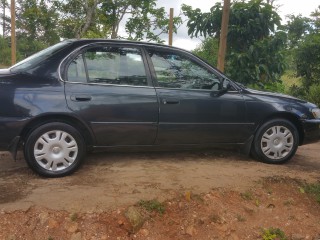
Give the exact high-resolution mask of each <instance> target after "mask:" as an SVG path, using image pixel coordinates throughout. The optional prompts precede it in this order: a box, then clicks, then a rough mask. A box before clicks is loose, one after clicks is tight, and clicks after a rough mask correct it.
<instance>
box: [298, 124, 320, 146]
mask: <svg viewBox="0 0 320 240" xmlns="http://www.w3.org/2000/svg"><path fill="white" fill-rule="evenodd" d="M302 124H303V129H304V139H303V142H302V145H304V144H308V143H313V142H317V141H319V140H320V119H310V120H305V121H304V122H303V123H302Z"/></svg>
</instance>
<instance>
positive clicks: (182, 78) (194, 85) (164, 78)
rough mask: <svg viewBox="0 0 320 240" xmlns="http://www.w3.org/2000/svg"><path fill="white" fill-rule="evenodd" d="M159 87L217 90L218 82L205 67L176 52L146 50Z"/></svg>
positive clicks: (215, 76) (216, 77)
mask: <svg viewBox="0 0 320 240" xmlns="http://www.w3.org/2000/svg"><path fill="white" fill-rule="evenodd" d="M148 53H149V56H150V57H151V60H152V63H153V66H154V70H155V73H156V77H157V81H158V85H159V87H164V88H181V89H210V90H218V89H219V86H220V80H219V78H218V76H217V75H215V74H214V73H213V72H210V71H209V70H208V69H207V68H206V67H204V66H202V65H201V64H199V63H197V62H195V61H193V60H192V59H191V58H189V57H188V56H185V55H183V54H180V53H176V52H169V51H158V50H148Z"/></svg>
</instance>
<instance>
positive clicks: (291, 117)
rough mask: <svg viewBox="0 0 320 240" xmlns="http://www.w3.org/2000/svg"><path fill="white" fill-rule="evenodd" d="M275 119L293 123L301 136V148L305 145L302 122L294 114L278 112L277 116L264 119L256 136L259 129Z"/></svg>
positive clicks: (273, 115) (258, 126)
mask: <svg viewBox="0 0 320 240" xmlns="http://www.w3.org/2000/svg"><path fill="white" fill-rule="evenodd" d="M273 119H284V120H287V121H289V122H291V123H292V124H293V125H294V126H295V127H296V128H297V131H298V135H299V146H300V145H301V144H302V143H303V140H304V130H303V126H302V123H301V121H300V120H299V118H298V116H296V115H294V114H293V113H288V112H278V113H275V114H272V115H270V116H268V117H266V118H264V119H263V120H262V121H260V123H259V124H258V125H257V127H256V129H255V132H254V135H256V133H257V131H258V129H259V128H260V127H261V126H262V125H263V124H264V123H266V122H268V121H270V120H273Z"/></svg>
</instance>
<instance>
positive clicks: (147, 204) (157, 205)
mask: <svg viewBox="0 0 320 240" xmlns="http://www.w3.org/2000/svg"><path fill="white" fill-rule="evenodd" d="M138 205H139V206H140V207H142V208H144V209H146V210H147V211H148V212H153V211H155V212H158V213H160V214H163V213H164V212H165V210H166V208H165V205H164V204H163V203H161V202H159V201H158V200H155V199H153V200H148V201H145V200H140V201H139V202H138Z"/></svg>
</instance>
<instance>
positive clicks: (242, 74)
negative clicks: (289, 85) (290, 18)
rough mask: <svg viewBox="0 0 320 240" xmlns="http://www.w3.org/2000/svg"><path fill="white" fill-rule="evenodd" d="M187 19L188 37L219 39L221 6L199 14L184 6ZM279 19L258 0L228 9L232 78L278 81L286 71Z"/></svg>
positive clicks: (269, 7) (228, 68)
mask: <svg viewBox="0 0 320 240" xmlns="http://www.w3.org/2000/svg"><path fill="white" fill-rule="evenodd" d="M182 9H183V11H184V14H185V15H186V16H187V17H188V18H189V20H188V23H187V26H188V28H189V30H188V33H189V35H190V36H191V37H194V36H195V37H198V36H205V37H207V36H210V37H214V38H219V36H220V26H221V16H222V6H221V3H216V4H215V5H214V6H213V7H212V8H211V9H210V12H207V13H202V12H201V11H200V9H195V10H193V9H192V8H191V7H190V6H187V5H183V7H182ZM280 20H281V18H280V16H279V15H278V14H277V12H276V11H275V9H274V7H273V6H271V5H270V4H267V3H264V2H263V1H261V0H251V1H249V2H244V1H241V2H234V3H233V4H232V5H231V9H230V20H229V31H228V43H227V46H228V48H227V67H226V73H227V74H228V75H230V76H231V78H233V79H235V80H237V81H239V82H243V83H253V84H254V83H258V82H262V83H268V82H276V81H279V79H280V76H281V74H282V73H283V71H284V69H285V63H284V56H283V54H282V51H283V49H284V47H285V43H286V35H285V33H284V32H282V31H279V30H276V29H277V28H279V27H280V26H281V24H280Z"/></svg>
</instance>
